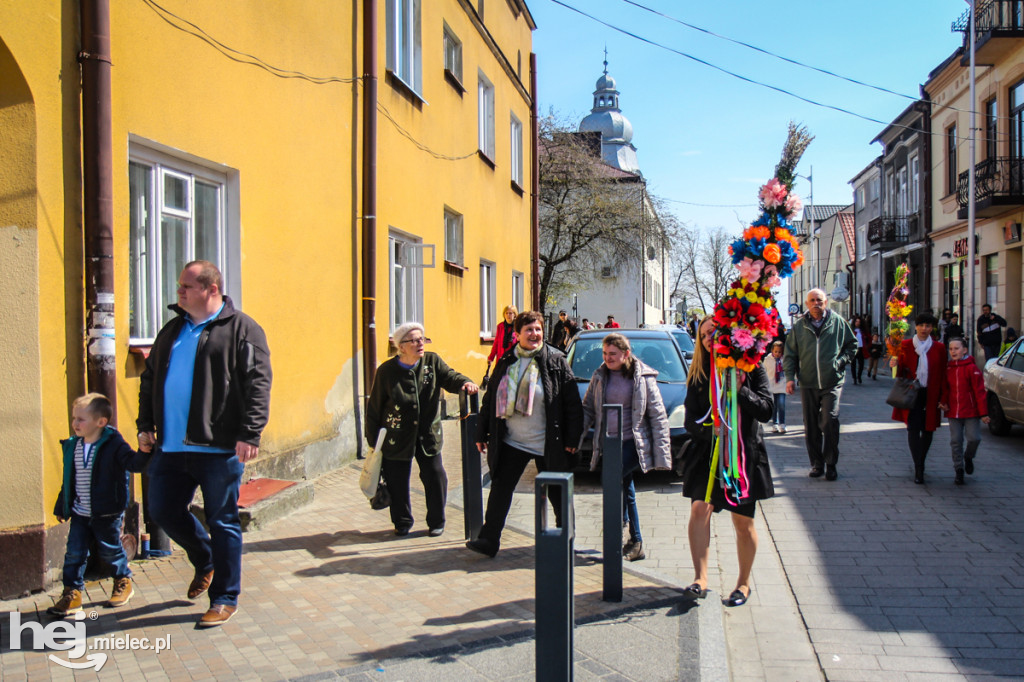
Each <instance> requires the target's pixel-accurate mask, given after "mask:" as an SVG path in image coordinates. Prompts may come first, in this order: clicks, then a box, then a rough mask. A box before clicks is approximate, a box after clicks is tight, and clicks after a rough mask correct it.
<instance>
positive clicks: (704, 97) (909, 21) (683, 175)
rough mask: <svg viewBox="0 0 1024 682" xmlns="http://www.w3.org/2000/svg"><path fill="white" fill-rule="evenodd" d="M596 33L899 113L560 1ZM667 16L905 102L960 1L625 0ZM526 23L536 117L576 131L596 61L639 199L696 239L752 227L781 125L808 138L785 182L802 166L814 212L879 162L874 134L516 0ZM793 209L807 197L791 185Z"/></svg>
mask: <svg viewBox="0 0 1024 682" xmlns="http://www.w3.org/2000/svg"><path fill="white" fill-rule="evenodd" d="M563 1H564V2H565V3H567V4H569V5H572V6H574V7H577V8H579V9H581V10H583V11H585V12H587V13H589V14H592V15H594V16H597V17H599V18H600V19H603V20H604V21H607V22H608V23H611V24H614V25H616V26H619V27H621V28H624V29H626V30H628V31H631V32H633V33H636V34H639V35H641V36H643V37H645V38H649V39H651V40H654V41H657V42H660V43H662V44H664V45H667V46H669V47H672V48H674V49H676V50H679V51H682V52H687V53H689V54H692V55H694V56H695V57H698V58H700V59H703V60H705V61H708V62H711V63H713V64H716V65H718V66H721V67H722V68H725V69H729V70H731V71H734V72H736V73H739V74H742V75H743V76H746V77H748V78H751V79H753V80H758V81H762V82H765V83H769V84H771V85H774V86H777V87H779V88H783V89H786V90H790V91H792V92H794V93H796V94H799V95H802V96H804V97H807V98H809V99H813V100H817V101H820V102H822V103H825V104H830V105H833V106H837V107H841V108H844V109H849V110H851V111H854V112H857V113H859V114H863V115H864V116H867V117H870V118H874V119H878V120H879V121H882V122H884V123H888V122H889V121H891V120H892V119H893V118H894V117H895V116H896V115H898V114H899V113H900V112H901V111H902V110H903V109H905V108H906V106H907V105H908V104H909V103H910V102H911V100H909V99H905V98H903V97H898V96H894V95H890V94H885V93H881V92H878V91H876V90H872V89H868V88H865V87H862V86H858V85H854V84H851V83H848V82H845V81H842V80H839V79H836V78H832V77H829V76H824V75H822V74H819V73H816V72H813V71H810V70H807V69H804V68H800V67H796V66H793V65H790V64H786V63H784V62H782V61H779V60H777V59H774V58H772V57H769V56H767V55H764V54H760V53H757V52H753V51H751V50H749V49H747V48H745V47H742V46H739V45H735V44H731V43H728V42H726V41H724V40H721V39H718V38H714V37H711V36H707V35H704V34H701V33H699V32H697V31H694V30H692V29H689V28H687V27H685V26H682V25H679V24H677V23H674V22H672V21H670V20H668V19H665V18H661V17H658V16H655V15H653V14H651V13H649V12H646V11H643V10H641V9H638V8H637V7H634V6H631V5H630V4H629V3H628V2H625V1H624V0H563ZM636 1H637V2H638V3H640V4H643V5H646V6H648V7H651V8H653V9H656V10H658V11H660V12H662V13H664V14H667V15H670V16H672V17H674V18H677V19H681V20H683V21H686V22H688V23H691V24H695V25H697V26H700V27H702V28H705V29H707V30H710V31H713V32H715V33H719V34H722V35H725V36H728V37H730V38H734V39H736V40H741V41H744V42H747V43H751V44H753V45H756V46H758V47H761V48H763V49H765V50H769V51H771V52H775V53H777V54H781V55H783V56H786V57H789V58H791V59H795V60H798V61H801V62H805V63H807V64H811V65H814V66H817V67H819V68H823V69H827V70H830V71H834V72H836V73H839V74H842V75H846V76H849V77H851V78H855V79H857V80H861V81H864V82H867V83H871V84H873V85H878V86H882V87H885V88H888V89H890V90H894V91H896V92H899V93H903V94H906V95H910V96H917V95H919V93H920V85H921V84H922V83H923V82H924V81H925V80H926V78H927V76H928V73H929V72H930V71H931V70H932V69H933V68H934V67H936V66H937V65H938V64H939V63H940V62H942V61H943V60H944V59H945V58H946V57H948V56H949V54H950V53H951V52H952V51H953V50H954V49H956V47H957V45H959V43H960V40H961V34H959V33H952V32H951V30H950V24H951V23H952V22H953V20H955V19H956V18H957V17H959V16H960V15H961V14H962V13H963V12H964V11H965V10H966V9H967V4H966V2H964V0H886V1H885V2H883V1H880V0H860V1H859V2H853V3H839V2H834V1H832V0H790V2H784V3H764V2H748V1H747V0H720V1H719V2H694V1H680V0H636ZM528 4H529V7H530V11H531V12H532V13H533V16H534V18H535V19H536V22H537V30H536V32H535V33H534V36H533V46H534V51H535V52H536V53H537V55H538V83H539V89H540V97H539V104H540V111H541V114H542V115H544V114H546V113H547V112H548V110H549V108H552V107H553V108H554V109H555V110H556V111H557V112H558V113H560V114H562V115H565V116H569V117H570V118H571V119H572V120H573V121H578V120H579V119H580V118H582V117H583V116H584V115H586V114H587V113H589V111H590V107H591V106H592V102H591V100H592V92H593V89H594V82H595V81H596V80H597V78H598V77H599V76H600V75H601V70H602V64H601V62H602V60H603V50H604V48H605V46H606V45H607V48H608V63H609V65H608V71H609V73H610V74H611V75H612V76H613V77H614V78H615V79H616V81H617V84H618V89H619V91H620V92H621V96H620V106H621V108H622V110H623V113H624V114H625V115H626V116H627V118H629V120H630V121H631V122H632V124H633V130H634V137H633V144H634V145H635V146H636V148H637V155H638V157H639V160H640V167H641V169H642V170H643V173H644V175H645V176H646V177H647V178H648V182H649V187H650V189H651V191H652V192H653V193H654V194H656V195H658V196H661V197H663V198H666V199H670V200H674V201H676V202H690V203H691V204H723V205H734V204H739V205H744V206H741V207H738V208H732V207H729V208H715V207H703V206H693V205H690V204H686V203H672V204H671V207H672V209H673V211H674V212H675V214H676V215H677V216H678V217H679V218H680V219H682V220H683V221H685V222H686V223H688V224H689V225H691V226H692V227H696V228H707V227H717V226H723V227H726V228H727V229H730V230H731V229H737V230H738V229H740V226H741V222H748V221H750V220H752V219H753V218H755V217H756V215H757V209H756V192H757V188H758V187H759V185H760V184H761V183H763V182H764V181H765V180H767V179H768V178H769V176H770V174H771V173H772V170H773V169H774V167H775V163H776V162H777V161H778V158H779V152H780V150H781V148H782V144H783V142H784V141H785V134H786V126H787V123H788V122H789V121H790V120H791V119H793V120H796V121H797V122H799V123H803V124H804V125H806V126H807V127H808V129H809V131H810V132H811V133H812V134H813V135H815V140H814V142H813V143H812V144H811V146H810V148H809V149H808V151H807V153H806V154H805V155H804V157H803V160H802V161H801V164H800V167H799V168H798V172H800V173H802V174H804V175H806V174H808V173H809V172H810V168H811V167H812V166H813V175H814V203H816V204H827V203H828V204H848V203H850V202H851V189H850V185H849V184H848V183H849V180H850V179H851V178H852V177H853V176H854V175H856V174H857V173H858V172H859V171H860V170H861V169H863V168H864V167H865V166H867V164H868V163H870V162H871V160H872V159H874V158H875V157H876V156H877V155H878V154H879V153H880V148H879V146H878V145H877V144H875V145H871V140H872V139H874V137H875V136H876V135H877V134H878V133H880V132H881V130H882V129H883V128H884V124H882V123H874V122H871V121H865V120H863V119H860V118H856V117H854V116H850V115H848V114H844V113H839V112H836V111H832V110H829V109H824V108H821V107H817V106H813V105H811V104H807V103H805V102H802V101H799V100H797V99H795V98H792V97H788V96H786V95H783V94H780V93H777V92H773V91H770V90H767V89H765V88H762V87H758V86H756V85H752V84H750V83H745V82H741V81H739V80H737V79H735V78H733V77H731V76H728V75H726V74H723V73H720V72H718V71H715V70H713V69H711V68H709V67H707V66H705V65H702V64H698V63H696V62H694V61H691V60H689V59H685V58H683V57H680V56H678V55H676V54H672V53H670V52H668V51H666V50H663V49H660V48H657V47H654V46H651V45H648V44H645V43H643V42H641V41H638V40H636V39H634V38H631V37H628V36H626V35H623V34H622V33H619V32H617V31H615V30H613V29H611V28H608V27H605V26H602V25H600V24H597V23H595V22H593V21H591V20H590V19H587V18H585V17H583V16H580V15H579V14H576V13H574V12H572V11H571V10H568V9H566V8H564V7H561V6H559V5H558V4H556V3H555V2H552V0H528ZM796 191H797V193H798V194H799V195H800V196H801V197H802V198H803V199H804V200H805V203H806V198H807V193H808V187H807V183H806V181H804V180H799V181H798V185H797V188H796Z"/></svg>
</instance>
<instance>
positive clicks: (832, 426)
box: [800, 385, 843, 469]
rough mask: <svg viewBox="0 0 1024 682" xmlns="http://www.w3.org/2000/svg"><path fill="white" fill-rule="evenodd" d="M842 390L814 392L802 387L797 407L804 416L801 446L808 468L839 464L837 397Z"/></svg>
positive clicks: (838, 388)
mask: <svg viewBox="0 0 1024 682" xmlns="http://www.w3.org/2000/svg"><path fill="white" fill-rule="evenodd" d="M842 393H843V387H842V386H841V385H840V386H833V387H832V388H826V389H820V390H819V389H817V388H808V387H806V386H802V387H801V388H800V403H801V407H802V408H803V413H804V443H805V444H806V446H807V457H808V459H810V460H811V467H812V468H815V469H824V468H825V465H826V464H828V465H829V466H835V465H836V462H838V461H839V397H840V396H841V395H842Z"/></svg>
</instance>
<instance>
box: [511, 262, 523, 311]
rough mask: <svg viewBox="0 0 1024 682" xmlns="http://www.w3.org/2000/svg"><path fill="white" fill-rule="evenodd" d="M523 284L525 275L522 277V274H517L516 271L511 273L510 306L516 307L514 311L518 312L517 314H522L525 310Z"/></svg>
mask: <svg viewBox="0 0 1024 682" xmlns="http://www.w3.org/2000/svg"><path fill="white" fill-rule="evenodd" d="M525 282H526V277H525V275H523V273H521V272H519V271H518V270H513V271H512V305H514V306H515V307H516V310H518V311H519V312H524V310H525V308H524V306H525V304H526V302H525V299H524V296H525V291H526V288H525V286H524V284H525Z"/></svg>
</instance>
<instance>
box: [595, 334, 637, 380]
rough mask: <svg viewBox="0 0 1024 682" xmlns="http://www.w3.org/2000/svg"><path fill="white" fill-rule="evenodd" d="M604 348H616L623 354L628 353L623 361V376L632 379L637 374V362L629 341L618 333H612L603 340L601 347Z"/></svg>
mask: <svg viewBox="0 0 1024 682" xmlns="http://www.w3.org/2000/svg"><path fill="white" fill-rule="evenodd" d="M604 346H615V347H616V348H618V349H619V350H621V351H622V352H623V353H628V356H627V357H626V359H625V360H623V361H622V370H621V371H622V376H624V377H631V378H632V376H633V374H634V373H635V372H636V362H634V360H635V358H634V357H633V348H632V347H631V346H630V345H629V339H627V338H626V337H625V336H623V335H622V334H619V333H618V332H612V333H611V334H609V335H608V336H606V337H604V338H603V339H601V347H602V348H603V347H604Z"/></svg>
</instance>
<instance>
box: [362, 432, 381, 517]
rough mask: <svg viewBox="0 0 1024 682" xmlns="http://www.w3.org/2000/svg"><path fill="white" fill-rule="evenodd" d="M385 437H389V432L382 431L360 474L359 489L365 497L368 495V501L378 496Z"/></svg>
mask: <svg viewBox="0 0 1024 682" xmlns="http://www.w3.org/2000/svg"><path fill="white" fill-rule="evenodd" d="M385 435H387V431H386V430H385V429H381V430H380V432H379V433H378V434H377V445H376V446H374V447H373V448H371V449H370V451H369V452H367V453H366V459H364V460H363V472H362V473H361V474H359V489H360V490H362V491H363V495H366V499H368V500H369V499H372V498H373V496H374V495H376V494H377V484H378V483H379V482H380V466H381V460H382V459H383V455H382V454H381V451H380V449H381V446H383V445H384V436H385Z"/></svg>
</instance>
